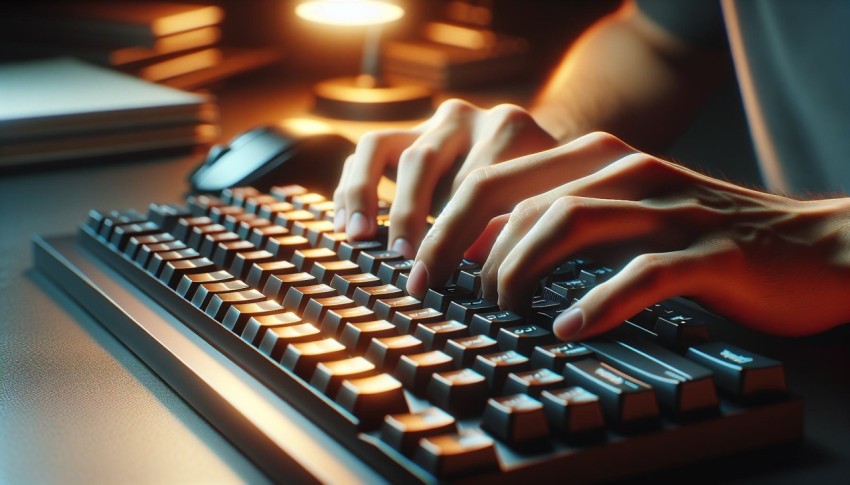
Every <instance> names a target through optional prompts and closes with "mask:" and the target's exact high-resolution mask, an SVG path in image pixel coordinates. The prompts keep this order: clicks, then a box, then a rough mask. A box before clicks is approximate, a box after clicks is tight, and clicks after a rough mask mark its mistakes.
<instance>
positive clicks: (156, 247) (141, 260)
mask: <svg viewBox="0 0 850 485" xmlns="http://www.w3.org/2000/svg"><path fill="white" fill-rule="evenodd" d="M183 249H187V246H186V244H184V243H183V242H182V241H168V242H161V243H156V244H142V245H141V246H140V247H139V251H138V252H137V253H136V258H135V261H136V263H138V264H139V266H141V267H142V268H147V266H148V263H150V261H151V258H152V257H153V255H154V254H156V253H162V252H168V251H180V250H183Z"/></svg>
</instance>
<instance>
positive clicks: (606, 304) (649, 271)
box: [553, 248, 722, 340]
mask: <svg viewBox="0 0 850 485" xmlns="http://www.w3.org/2000/svg"><path fill="white" fill-rule="evenodd" d="M713 256H714V255H713V254H711V253H707V252H705V251H704V249H701V248H690V249H687V250H683V251H674V252H669V253H650V254H642V255H640V256H638V257H636V258H635V259H633V260H632V261H631V263H629V264H628V265H626V267H625V268H623V270H622V271H620V272H619V273H618V274H616V275H615V276H614V277H612V278H611V279H610V280H608V281H607V282H605V283H601V284H599V285H597V286H596V287H594V288H593V289H592V290H590V291H589V292H588V293H587V294H586V295H585V296H584V297H583V298H582V299H581V300H580V301H579V302H578V303H576V304H575V305H573V306H572V307H570V308H569V309H568V310H566V311H565V312H563V313H562V314H561V315H560V316H558V318H557V319H555V322H554V325H553V331H554V332H555V335H556V336H558V338H561V339H563V340H577V339H586V338H590V337H593V336H594V335H598V334H600V333H603V332H606V331H608V330H611V329H612V328H614V327H616V326H618V325H620V324H621V323H623V321H625V320H626V319H627V318H629V317H631V316H632V315H635V314H636V313H638V312H639V311H641V310H642V309H644V308H646V307H647V306H650V305H652V304H654V303H657V302H659V301H662V300H666V299H668V298H671V297H673V296H677V295H698V294H700V293H703V292H704V291H705V290H707V291H708V292H713V291H714V290H712V289H711V286H712V285H715V284H716V283H717V282H716V281H712V280H713V279H715V278H714V276H713V275H712V271H715V272H716V271H717V268H716V265H715V264H714V262H713V259H714V257H713ZM721 286H722V285H721Z"/></svg>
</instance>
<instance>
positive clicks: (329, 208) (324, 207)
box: [307, 200, 334, 220]
mask: <svg viewBox="0 0 850 485" xmlns="http://www.w3.org/2000/svg"><path fill="white" fill-rule="evenodd" d="M307 210H309V211H310V212H312V213H313V215H314V216H316V218H317V219H321V218H322V217H324V216H325V215H326V214H328V213H329V212H333V211H334V203H333V201H332V200H326V201H324V202H313V203H311V204H310V205H309V207H308V208H307ZM330 220H333V218H331V219H330Z"/></svg>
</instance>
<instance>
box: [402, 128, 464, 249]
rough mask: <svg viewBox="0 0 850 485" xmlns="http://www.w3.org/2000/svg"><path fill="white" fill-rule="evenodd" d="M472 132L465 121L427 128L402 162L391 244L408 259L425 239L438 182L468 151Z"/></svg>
mask: <svg viewBox="0 0 850 485" xmlns="http://www.w3.org/2000/svg"><path fill="white" fill-rule="evenodd" d="M469 139H470V134H469V130H468V127H467V126H465V124H464V123H463V122H462V121H458V122H456V123H452V124H448V125H440V126H437V127H435V128H432V129H429V130H427V131H426V132H425V133H423V134H422V136H420V137H419V138H418V139H417V140H416V141H415V142H414V143H413V145H411V146H410V147H408V148H407V149H405V150H404V151H403V152H402V154H401V157H400V158H399V162H398V173H397V176H396V196H395V200H394V201H393V205H392V207H391V208H390V239H389V241H390V247H392V248H393V249H394V250H396V251H398V252H400V253H402V254H404V255H405V257H407V258H413V257H414V256H415V255H416V250H415V249H414V248H415V247H417V246H418V245H419V241H420V240H421V239H422V233H423V232H424V231H425V223H426V222H425V220H426V217H427V216H428V212H429V210H430V208H431V201H432V197H433V194H434V190H435V188H436V186H437V182H438V181H439V180H440V178H441V177H442V176H443V174H445V173H446V172H447V171H449V169H450V168H451V166H452V165H453V164H454V162H455V160H456V159H457V158H458V156H460V155H461V154H463V153H465V152H466V151H467V149H468V146H469Z"/></svg>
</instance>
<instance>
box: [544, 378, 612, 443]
mask: <svg viewBox="0 0 850 485" xmlns="http://www.w3.org/2000/svg"><path fill="white" fill-rule="evenodd" d="M540 401H541V402H542V403H543V411H544V412H545V413H546V417H547V418H548V420H549V425H550V426H551V427H552V429H553V430H554V431H556V432H557V433H558V434H560V435H561V436H564V437H569V436H572V435H576V434H582V433H589V432H592V431H595V430H599V429H601V428H602V426H603V425H604V423H605V421H604V418H603V416H602V405H601V404H600V403H599V397H598V396H597V395H596V394H593V393H592V392H589V391H587V390H585V389H583V388H581V387H578V386H573V387H566V388H560V389H554V390H545V391H543V392H542V393H541V394H540Z"/></svg>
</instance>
